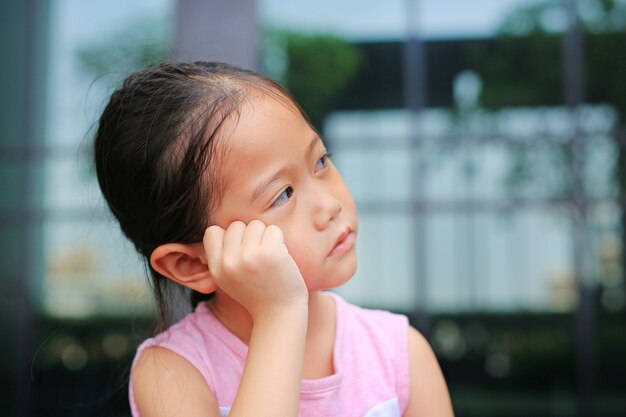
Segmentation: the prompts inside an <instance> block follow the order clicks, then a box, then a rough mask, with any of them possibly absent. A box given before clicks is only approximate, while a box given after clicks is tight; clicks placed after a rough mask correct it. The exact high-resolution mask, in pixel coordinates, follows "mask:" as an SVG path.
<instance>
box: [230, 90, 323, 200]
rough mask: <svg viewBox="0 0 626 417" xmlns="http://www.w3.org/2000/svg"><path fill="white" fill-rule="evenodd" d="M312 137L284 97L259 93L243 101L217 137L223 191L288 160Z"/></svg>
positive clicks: (313, 133) (307, 127)
mask: <svg viewBox="0 0 626 417" xmlns="http://www.w3.org/2000/svg"><path fill="white" fill-rule="evenodd" d="M313 136H315V132H314V131H313V129H312V128H311V127H310V126H309V124H308V123H307V121H306V120H305V119H304V117H303V116H302V115H301V114H300V111H299V110H298V109H297V108H296V107H295V106H294V105H293V104H292V103H290V102H289V101H288V100H287V99H279V98H274V97H271V96H263V97H256V98H253V99H250V100H247V101H246V102H245V103H244V104H243V106H242V108H241V110H240V112H239V117H238V118H237V120H236V121H235V122H234V123H233V124H232V125H231V126H229V128H228V129H227V132H226V134H225V135H224V136H223V138H222V140H221V146H223V147H224V152H222V153H221V154H222V158H223V159H222V161H220V162H221V163H220V166H221V171H222V179H223V180H224V184H225V186H226V190H227V191H228V189H229V188H233V187H234V186H242V185H244V183H246V182H247V181H250V180H252V179H255V178H256V177H257V176H259V175H262V174H264V173H266V171H270V170H272V169H275V168H277V167H278V168H280V166H278V165H282V164H288V163H290V160H291V159H292V158H293V157H294V156H295V155H297V154H298V152H299V151H300V150H301V149H303V148H306V146H307V145H308V144H309V143H310V141H311V138H312V137H313Z"/></svg>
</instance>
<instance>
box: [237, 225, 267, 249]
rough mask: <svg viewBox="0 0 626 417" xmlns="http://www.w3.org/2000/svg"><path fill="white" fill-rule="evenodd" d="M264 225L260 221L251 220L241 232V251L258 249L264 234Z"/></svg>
mask: <svg viewBox="0 0 626 417" xmlns="http://www.w3.org/2000/svg"><path fill="white" fill-rule="evenodd" d="M265 228H266V226H265V223H263V222H262V221H260V220H252V221H251V222H250V223H248V226H246V229H245V230H244V231H243V237H242V239H241V249H242V250H244V251H246V250H250V249H254V248H258V247H259V245H260V244H261V239H262V238H263V233H264V232H265Z"/></svg>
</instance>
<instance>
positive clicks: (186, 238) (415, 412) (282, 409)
mask: <svg viewBox="0 0 626 417" xmlns="http://www.w3.org/2000/svg"><path fill="white" fill-rule="evenodd" d="M95 161H96V169H97V174H98V181H99V183H100V188H101V189H102V193H103V194H104V197H105V198H106V200H107V202H108V204H109V207H110V208H111V211H112V212H113V214H114V215H115V216H116V217H117V219H118V220H119V223H120V226H121V228H122V230H123V232H124V233H125V234H126V236H127V237H128V238H129V239H130V240H131V241H132V242H133V243H134V244H135V246H136V248H137V250H138V251H139V252H140V253H141V254H142V255H143V256H145V258H146V259H147V260H148V265H149V267H150V271H151V275H152V278H153V284H154V285H153V288H154V292H155V295H156V299H157V304H158V306H159V309H160V313H161V318H162V319H163V320H166V319H167V318H168V317H169V316H170V309H169V307H168V304H167V301H168V300H169V296H168V294H169V291H170V290H171V288H170V287H171V285H173V286H182V287H184V288H186V289H189V290H191V294H192V296H191V299H192V304H193V306H194V307H195V310H194V311H193V312H192V313H191V314H189V315H187V316H186V317H185V318H184V319H182V320H181V321H180V322H179V323H177V324H175V325H173V326H171V327H170V328H169V329H167V330H165V331H162V332H161V333H160V334H158V335H157V336H155V337H154V338H151V339H148V340H147V341H145V342H144V343H143V344H142V345H141V346H140V347H139V349H138V351H137V355H136V357H135V361H134V364H133V367H132V372H131V381H130V403H131V409H132V413H133V416H135V417H137V416H142V417H171V416H184V417H196V416H197V417H200V416H202V417H215V416H226V415H228V416H231V417H239V416H273V417H288V416H316V417H318V416H321V417H330V416H341V417H350V416H359V417H364V416H371V417H373V416H377V417H392V416H393V417H399V416H410V417H417V416H429V417H433V416H451V415H452V408H451V405H450V400H449V396H448V393H447V388H446V385H445V382H444V379H443V377H442V374H441V371H440V369H439V366H438V364H437V361H436V359H435V357H434V355H433V353H432V351H431V349H430V347H429V346H428V344H427V342H426V341H425V340H424V338H423V337H422V336H421V335H420V334H419V333H418V332H417V331H416V330H415V329H413V328H411V327H409V326H408V324H407V320H406V318H405V317H403V316H399V315H395V314H391V313H387V312H383V311H374V310H365V309H361V308H358V307H356V306H353V305H350V304H348V303H347V302H346V301H344V300H343V299H342V298H340V297H339V296H337V295H334V294H333V293H330V292H325V291H324V290H328V289H331V288H335V287H338V286H339V285H341V284H343V283H345V282H346V281H348V280H349V279H350V278H351V277H352V275H353V274H354V272H355V269H356V251H355V241H356V237H357V233H358V223H357V215H356V208H355V205H354V202H353V200H352V197H351V195H350V192H349V191H348V189H347V188H346V185H345V184H344V182H343V180H342V179H341V177H340V176H339V173H338V172H337V169H336V168H335V166H334V165H333V164H332V162H331V161H330V159H329V154H328V153H327V151H326V148H325V146H324V143H323V141H322V139H321V138H320V136H319V134H318V133H317V132H316V130H315V129H314V128H313V127H312V126H311V124H310V123H309V121H308V119H307V117H306V115H305V114H304V112H303V110H302V109H301V108H300V106H299V105H298V104H297V103H296V102H295V101H294V99H293V98H292V97H291V96H290V95H289V93H288V92H287V91H286V90H285V89H284V88H283V87H281V86H280V85H278V84H277V83H275V82H273V81H271V80H269V79H267V78H265V77H262V76H260V75H258V74H255V73H253V72H250V71H247V70H242V69H239V68H235V67H232V66H229V65H226V64H220V63H201V62H198V63H193V64H185V63H169V64H162V65H158V66H155V67H151V68H148V69H145V70H143V71H139V72H138V73H135V74H133V75H131V76H130V77H128V78H127V79H126V81H125V82H124V84H123V85H122V87H120V88H119V89H118V90H117V91H116V92H115V93H114V94H113V95H112V96H111V99H110V101H109V103H108V105H107V107H106V109H105V110H104V112H103V114H102V117H101V119H100V124H99V128H98V131H97V135H96V140H95ZM372 169H376V167H375V166H374V167H372ZM380 278H381V280H383V279H384V280H387V279H393V278H392V277H385V276H381V277H380Z"/></svg>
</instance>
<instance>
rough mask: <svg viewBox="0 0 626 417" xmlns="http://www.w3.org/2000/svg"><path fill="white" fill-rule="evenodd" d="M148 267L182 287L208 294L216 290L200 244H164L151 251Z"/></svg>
mask: <svg viewBox="0 0 626 417" xmlns="http://www.w3.org/2000/svg"><path fill="white" fill-rule="evenodd" d="M150 265H152V268H154V270H155V271H157V272H158V273H159V274H161V275H163V276H164V277H166V278H169V279H171V280H172V281H174V282H177V283H179V284H180V285H182V286H185V287H187V288H190V289H192V290H195V291H198V292H200V293H203V294H209V293H211V292H213V291H215V290H216V289H217V286H216V285H215V282H214V281H213V277H212V276H211V272H210V271H209V268H208V266H207V263H206V257H205V255H204V248H203V246H202V244H183V243H166V244H164V245H161V246H159V247H157V248H156V249H155V250H154V251H152V255H151V256H150Z"/></svg>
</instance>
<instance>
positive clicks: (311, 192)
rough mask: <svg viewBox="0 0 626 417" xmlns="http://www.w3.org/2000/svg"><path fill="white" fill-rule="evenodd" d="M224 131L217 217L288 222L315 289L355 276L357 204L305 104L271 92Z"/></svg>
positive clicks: (286, 229)
mask: <svg viewBox="0 0 626 417" xmlns="http://www.w3.org/2000/svg"><path fill="white" fill-rule="evenodd" d="M224 132H225V133H226V135H225V137H224V138H223V141H222V144H221V145H222V146H225V149H226V152H224V153H222V155H223V156H222V158H223V160H220V161H217V162H218V163H219V164H220V165H219V166H220V167H221V175H222V180H223V181H224V185H225V188H224V193H223V196H222V199H221V204H220V206H219V207H218V209H217V210H216V211H215V212H214V215H213V218H214V221H215V224H217V225H218V226H220V227H222V228H224V229H225V228H227V227H228V225H229V224H230V223H232V222H233V221H235V220H241V221H243V222H244V223H246V224H247V223H249V222H250V221H252V220H254V219H258V220H261V221H262V222H263V223H265V224H266V225H270V224H273V225H276V226H278V227H280V228H281V229H282V231H283V234H284V236H285V244H286V246H287V248H288V249H289V253H290V254H291V256H292V257H293V259H294V261H295V262H296V264H297V265H298V267H299V268H300V273H301V274H302V276H303V278H304V280H305V282H306V284H307V287H308V289H309V290H310V291H316V290H322V289H328V288H334V287H337V286H339V285H341V284H343V283H344V282H346V281H347V280H348V279H350V278H351V277H352V275H353V274H354V272H355V270H356V249H355V245H354V244H353V242H354V241H355V238H356V234H357V229H358V224H357V214H356V207H355V204H354V201H353V200H352V196H351V195H350V191H348V188H347V187H346V185H345V183H344V182H343V180H342V179H341V176H340V175H339V172H338V171H337V169H336V168H335V166H334V165H333V163H332V162H331V161H330V159H329V158H328V154H327V151H326V147H325V146H324V144H323V142H322V140H321V139H320V137H319V136H318V135H317V133H316V132H315V131H314V130H313V129H311V127H310V126H309V125H308V124H307V122H306V121H305V120H304V119H303V118H302V116H301V115H300V113H299V112H298V110H297V109H295V108H294V107H293V106H292V105H290V104H287V103H285V102H283V101H280V100H277V99H273V98H271V97H267V96H266V97H262V98H258V99H254V100H252V101H251V102H250V103H248V104H245V105H244V107H243V109H242V111H241V115H240V117H239V120H238V122H236V124H235V126H234V127H233V128H232V130H231V131H230V132H229V131H228V129H226V130H225V131H224ZM338 242H339V243H340V244H339V245H337V243H338ZM342 242H343V243H342Z"/></svg>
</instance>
